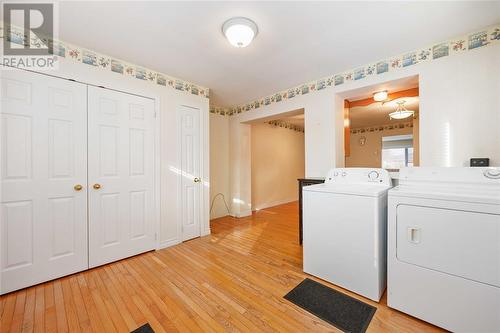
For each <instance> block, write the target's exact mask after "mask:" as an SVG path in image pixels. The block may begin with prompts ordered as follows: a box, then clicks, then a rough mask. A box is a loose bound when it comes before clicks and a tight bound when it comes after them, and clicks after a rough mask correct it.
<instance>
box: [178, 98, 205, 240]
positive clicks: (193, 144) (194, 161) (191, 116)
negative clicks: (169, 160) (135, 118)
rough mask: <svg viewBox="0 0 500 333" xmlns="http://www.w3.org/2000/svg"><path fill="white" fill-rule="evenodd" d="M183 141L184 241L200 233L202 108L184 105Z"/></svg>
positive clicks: (182, 208)
mask: <svg viewBox="0 0 500 333" xmlns="http://www.w3.org/2000/svg"><path fill="white" fill-rule="evenodd" d="M179 112H180V124H179V125H180V136H181V138H180V141H181V171H182V180H181V191H182V195H181V201H182V205H181V210H182V212H181V220H182V240H183V241H185V240H188V239H192V238H195V237H199V236H200V234H201V233H200V219H201V214H200V213H201V211H200V209H201V207H200V205H201V195H202V186H203V183H202V181H201V179H200V175H201V168H200V162H201V155H200V110H199V109H196V108H191V107H187V106H181V107H180V111H179Z"/></svg>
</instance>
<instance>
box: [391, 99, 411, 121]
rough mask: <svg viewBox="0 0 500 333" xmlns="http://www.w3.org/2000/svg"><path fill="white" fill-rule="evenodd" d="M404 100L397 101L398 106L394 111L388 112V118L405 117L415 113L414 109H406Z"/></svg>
mask: <svg viewBox="0 0 500 333" xmlns="http://www.w3.org/2000/svg"><path fill="white" fill-rule="evenodd" d="M405 103H406V101H399V102H397V104H398V106H397V108H396V111H394V112H391V113H389V118H390V119H405V118H408V117H412V116H413V115H414V114H415V111H411V110H406V108H405Z"/></svg>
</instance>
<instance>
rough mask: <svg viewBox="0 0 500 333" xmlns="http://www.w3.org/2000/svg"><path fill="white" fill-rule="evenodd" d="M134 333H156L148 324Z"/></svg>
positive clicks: (133, 332)
mask: <svg viewBox="0 0 500 333" xmlns="http://www.w3.org/2000/svg"><path fill="white" fill-rule="evenodd" d="M132 333H155V331H153V329H152V328H151V326H149V324H148V323H146V324H144V325H142V326H141V327H139V328H136V329H135V330H133V331H132Z"/></svg>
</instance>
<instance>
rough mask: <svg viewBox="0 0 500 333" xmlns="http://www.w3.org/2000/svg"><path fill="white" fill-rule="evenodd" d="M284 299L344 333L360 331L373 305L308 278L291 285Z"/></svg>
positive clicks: (373, 309)
mask: <svg viewBox="0 0 500 333" xmlns="http://www.w3.org/2000/svg"><path fill="white" fill-rule="evenodd" d="M285 299H287V300H289V301H290V302H292V303H294V304H296V305H298V306H300V307H301V308H303V309H304V310H306V311H308V312H310V313H312V314H314V315H316V316H317V317H319V318H321V319H323V320H324V321H327V322H329V323H330V324H332V325H333V326H335V327H337V328H338V329H341V330H342V331H344V332H350V333H363V332H365V331H366V329H367V328H368V325H369V324H370V321H371V320H372V317H373V315H374V314H375V311H376V310H377V308H375V307H373V306H371V305H369V304H366V303H363V302H361V301H360V300H357V299H355V298H352V297H350V296H347V295H345V294H343V293H341V292H339V291H336V290H334V289H332V288H329V287H327V286H324V285H322V284H321V283H318V282H316V281H313V280H311V279H305V280H304V281H302V282H301V283H300V284H299V285H298V286H297V287H295V288H293V289H292V291H290V292H289V293H288V294H286V295H285Z"/></svg>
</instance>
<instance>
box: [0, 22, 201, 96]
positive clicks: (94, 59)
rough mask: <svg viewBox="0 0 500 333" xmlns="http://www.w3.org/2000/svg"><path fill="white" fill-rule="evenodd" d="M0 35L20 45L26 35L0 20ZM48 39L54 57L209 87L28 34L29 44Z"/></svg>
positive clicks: (193, 88) (195, 89)
mask: <svg viewBox="0 0 500 333" xmlns="http://www.w3.org/2000/svg"><path fill="white" fill-rule="evenodd" d="M0 38H7V40H8V41H10V42H11V43H15V44H19V45H23V44H24V43H25V41H26V39H27V38H28V36H27V35H25V34H24V31H23V30H22V29H20V28H16V27H14V28H13V29H11V31H3V22H2V21H0ZM47 43H51V44H52V45H53V47H54V56H55V59H56V60H57V57H62V58H66V59H69V60H72V61H75V62H79V63H82V64H86V65H88V66H93V67H96V68H101V69H104V70H108V71H111V72H114V73H117V74H121V75H125V76H128V77H132V78H135V79H138V80H143V81H148V82H151V83H154V84H157V85H160V86H164V87H169V88H172V89H175V90H179V91H184V92H186V93H190V94H193V95H197V96H202V97H205V98H209V89H208V88H205V87H202V86H199V85H197V84H194V83H191V82H187V81H184V80H181V79H177V78H174V77H171V76H169V75H166V74H164V73H160V72H157V71H154V70H151V69H148V68H145V67H141V66H138V65H135V64H132V63H129V62H126V61H124V60H121V59H117V58H113V57H110V56H107V55H104V54H101V53H98V52H95V51H91V50H88V49H85V48H82V47H79V46H75V45H73V44H70V43H66V42H63V41H60V40H52V39H48V38H42V39H40V38H39V37H38V36H36V35H35V34H31V36H30V46H31V47H38V48H41V47H42V46H44V45H48V44H47Z"/></svg>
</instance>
